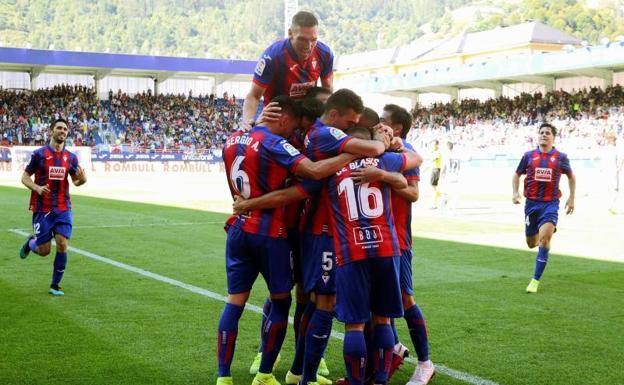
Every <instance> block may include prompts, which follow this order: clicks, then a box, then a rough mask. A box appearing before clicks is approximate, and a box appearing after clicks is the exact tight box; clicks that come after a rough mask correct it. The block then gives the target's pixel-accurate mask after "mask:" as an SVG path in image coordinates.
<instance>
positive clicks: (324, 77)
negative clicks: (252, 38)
mask: <svg viewBox="0 0 624 385" xmlns="http://www.w3.org/2000/svg"><path fill="white" fill-rule="evenodd" d="M333 65H334V54H333V53H332V51H331V49H330V48H329V47H328V46H327V45H325V44H323V43H322V42H320V41H318V19H317V18H316V16H314V14H313V13H312V12H308V11H299V12H297V13H296V14H295V15H294V16H293V18H292V22H291V25H290V28H289V29H288V39H284V40H279V41H277V42H275V43H273V44H272V45H271V46H269V47H268V48H267V49H266V50H265V51H264V53H263V54H262V56H261V57H260V59H259V60H258V64H257V65H256V69H255V71H254V78H253V83H252V85H251V90H250V91H249V93H248V94H247V96H246V97H245V101H244V103H243V117H242V122H241V126H242V127H243V128H245V129H249V128H251V126H252V125H253V123H254V118H255V116H256V112H257V110H258V104H259V103H260V98H261V97H262V96H264V104H265V105H266V104H268V102H269V100H271V99H272V98H273V97H275V96H278V95H287V96H290V97H293V98H303V97H304V96H305V95H306V92H307V91H308V89H310V88H312V87H314V86H316V83H317V81H318V79H319V78H320V79H321V85H322V86H323V87H325V88H327V89H328V90H330V91H332V86H333V85H332V82H333Z"/></svg>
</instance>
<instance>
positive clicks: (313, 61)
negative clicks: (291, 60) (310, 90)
mask: <svg viewBox="0 0 624 385" xmlns="http://www.w3.org/2000/svg"><path fill="white" fill-rule="evenodd" d="M316 63H317V62H316V59H315V60H312V69H313V70H315V69H316Z"/></svg>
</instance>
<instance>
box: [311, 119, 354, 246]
mask: <svg viewBox="0 0 624 385" xmlns="http://www.w3.org/2000/svg"><path fill="white" fill-rule="evenodd" d="M351 139H352V138H351V137H350V136H348V135H347V134H345V133H344V132H342V131H341V130H339V129H337V128H334V127H329V126H327V125H325V124H323V122H321V120H320V119H317V120H316V122H315V123H314V125H313V126H312V128H311V129H310V131H308V134H307V135H306V137H305V140H304V146H305V150H304V154H305V155H306V156H307V157H308V158H310V159H311V160H313V161H315V162H317V161H319V160H323V159H328V158H331V157H332V156H336V155H339V154H340V153H341V152H342V149H343V148H344V146H345V144H347V142H348V141H349V140H351ZM309 184H310V185H314V184H316V188H315V189H316V190H317V191H318V193H317V194H315V195H314V196H313V197H312V198H310V199H308V200H307V201H306V202H305V204H304V207H303V212H302V214H301V226H300V227H299V231H300V232H302V233H308V234H315V235H321V234H330V235H331V230H330V219H329V212H330V210H331V208H330V207H329V196H328V195H327V189H326V188H324V185H325V181H317V182H315V183H314V182H312V181H311V182H309Z"/></svg>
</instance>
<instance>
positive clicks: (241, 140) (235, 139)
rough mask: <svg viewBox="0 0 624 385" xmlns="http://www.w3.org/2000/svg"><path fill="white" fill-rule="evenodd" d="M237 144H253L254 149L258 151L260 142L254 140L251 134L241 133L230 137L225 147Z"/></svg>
mask: <svg viewBox="0 0 624 385" xmlns="http://www.w3.org/2000/svg"><path fill="white" fill-rule="evenodd" d="M237 144H242V145H244V146H251V148H253V150H254V151H256V152H258V145H259V144H260V143H259V142H258V141H256V140H254V138H252V137H251V136H249V135H239V136H232V137H229V138H228V140H227V142H225V147H226V148H227V147H230V146H235V145H237Z"/></svg>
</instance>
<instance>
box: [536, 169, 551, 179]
mask: <svg viewBox="0 0 624 385" xmlns="http://www.w3.org/2000/svg"><path fill="white" fill-rule="evenodd" d="M535 180H536V181H538V182H552V168H547V167H536V168H535Z"/></svg>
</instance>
